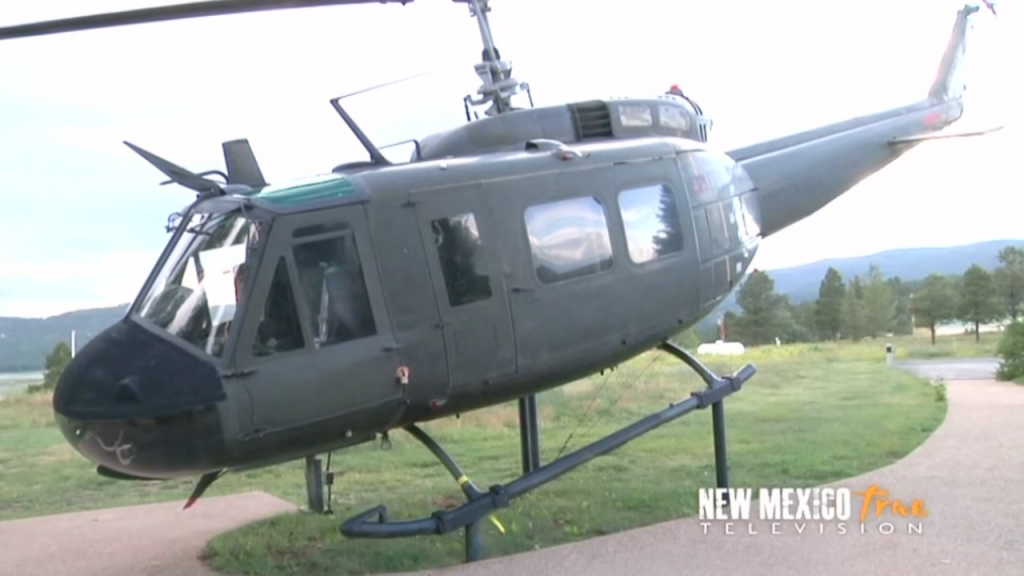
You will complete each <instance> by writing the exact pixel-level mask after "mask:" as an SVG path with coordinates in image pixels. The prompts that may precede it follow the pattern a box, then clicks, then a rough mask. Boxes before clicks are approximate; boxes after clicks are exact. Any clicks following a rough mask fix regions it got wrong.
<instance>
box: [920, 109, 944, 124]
mask: <svg viewBox="0 0 1024 576" xmlns="http://www.w3.org/2000/svg"><path fill="white" fill-rule="evenodd" d="M940 118H942V114H939V113H938V112H932V113H930V114H928V115H927V116H925V117H924V123H925V124H927V125H929V126H931V125H932V124H935V123H937V122H938V121H939V119H940Z"/></svg>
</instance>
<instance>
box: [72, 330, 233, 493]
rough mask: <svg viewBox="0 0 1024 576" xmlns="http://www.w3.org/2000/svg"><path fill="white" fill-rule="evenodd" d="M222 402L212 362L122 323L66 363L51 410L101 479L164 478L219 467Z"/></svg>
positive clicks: (222, 461)
mask: <svg viewBox="0 0 1024 576" xmlns="http://www.w3.org/2000/svg"><path fill="white" fill-rule="evenodd" d="M224 399H225V394H224V388H223V385H222V382H221V378H220V376H219V374H218V372H217V369H216V367H215V366H214V364H213V363H212V361H207V360H205V359H203V358H201V357H199V356H198V355H196V354H192V353H190V351H188V350H186V349H184V348H182V347H180V346H178V345H176V344H174V343H171V342H168V341H166V340H164V339H163V338H160V337H159V336H156V335H155V334H152V333H151V332H149V331H148V330H147V329H145V328H143V327H142V326H140V325H139V324H137V323H136V322H135V321H134V320H132V319H131V318H125V319H124V320H122V321H121V322H119V323H118V324H115V325H114V326H112V327H110V328H108V329H107V330H106V331H104V332H102V333H101V334H99V335H98V336H96V337H95V338H93V339H92V340H91V341H90V342H89V343H88V344H87V345H85V346H84V347H83V348H82V349H81V351H80V352H79V353H78V354H77V355H76V356H75V358H74V359H73V360H72V361H71V363H70V364H69V365H68V367H67V368H66V369H65V371H64V374H63V375H62V376H61V378H60V380H59V381H58V383H57V387H56V389H55V390H54V395H53V410H54V413H55V416H56V420H57V424H58V426H59V427H60V430H61V432H62V433H63V434H64V437H65V438H66V439H67V441H68V442H69V443H71V445H72V446H73V447H74V448H75V449H76V450H78V452H80V453H81V454H82V455H83V456H85V457H86V458H88V459H89V460H91V461H92V462H94V463H95V464H97V465H99V466H100V471H101V472H104V473H106V474H107V475H113V476H123V477H134V478H147V479H167V478H177V477H184V476H194V475H197V474H205V473H206V472H211V471H214V470H218V469H220V468H223V467H224V464H225V448H224V433H223V427H222V425H221V419H220V412H219V410H218V408H217V405H218V403H219V402H221V401H222V400H224ZM111 472H113V474H111Z"/></svg>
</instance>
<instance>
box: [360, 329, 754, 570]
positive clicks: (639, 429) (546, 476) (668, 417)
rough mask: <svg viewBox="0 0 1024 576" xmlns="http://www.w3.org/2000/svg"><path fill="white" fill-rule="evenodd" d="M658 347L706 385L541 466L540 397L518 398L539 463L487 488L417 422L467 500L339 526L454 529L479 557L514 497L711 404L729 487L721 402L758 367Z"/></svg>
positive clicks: (363, 531)
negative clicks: (722, 368)
mask: <svg viewBox="0 0 1024 576" xmlns="http://www.w3.org/2000/svg"><path fill="white" fill-rule="evenodd" d="M660 349H661V350H663V351H665V352H668V353H669V354H672V355H673V356H675V357H677V358H679V359H680V360H682V361H683V362H685V363H686V364H687V365H688V366H690V368H692V369H693V370H694V371H695V372H697V374H699V375H700V377H701V378H702V379H703V380H704V381H705V382H706V383H707V385H708V387H707V389H706V390H702V391H700V392H694V393H692V394H691V395H690V397H689V398H686V399H684V400H681V401H679V402H676V403H673V404H670V405H669V406H668V407H667V408H664V409H662V410H660V411H658V412H655V413H654V414H651V415H649V416H647V417H646V418H642V419H640V420H638V421H636V422H634V423H633V424H630V425H629V426H626V427H624V428H621V429H620V430H618V431H617V432H614V433H612V434H609V435H608V436H605V437H604V438H601V439H599V440H596V441H594V442H592V443H590V444H588V445H586V446H584V447H583V448H580V449H579V450H576V451H575V452H573V453H571V454H567V455H565V456H562V457H561V458H557V459H555V460H554V461H552V462H549V463H547V464H545V465H543V466H539V464H540V463H539V458H538V457H537V455H538V454H539V451H538V450H537V441H536V440H537V436H536V431H537V426H536V423H537V408H536V400H535V399H534V398H533V397H532V396H528V397H526V398H523V399H520V401H519V414H520V431H521V432H522V433H523V435H522V451H523V464H524V468H526V465H530V466H533V465H535V464H536V465H537V466H536V467H535V468H533V469H532V470H530V471H529V472H524V474H523V475H522V476H520V477H519V478H516V479H515V480H513V481H511V482H509V483H508V484H498V485H495V486H491V487H490V489H489V490H487V491H486V492H485V491H483V490H480V489H479V488H477V487H476V485H475V484H473V482H472V481H470V479H469V478H468V477H467V476H466V475H465V474H464V473H463V471H462V468H460V467H459V465H458V464H456V463H455V460H453V459H452V457H451V456H449V455H448V453H447V452H445V450H444V448H442V447H441V446H440V445H439V444H438V443H437V442H435V441H434V439H433V438H431V437H430V436H428V435H427V433H426V432H424V431H423V430H421V429H420V428H418V427H417V426H415V425H409V426H406V427H405V430H406V431H407V432H408V433H409V434H412V435H413V436H414V437H415V438H416V439H417V440H419V441H420V442H421V443H422V444H423V445H424V446H426V447H427V449H428V450H430V451H431V452H432V453H433V454H434V456H436V457H437V459H438V460H440V461H441V464H443V465H444V467H445V468H447V469H448V472H449V473H450V474H451V475H452V477H453V478H455V479H456V481H457V482H458V483H459V487H460V488H462V492H463V494H465V496H466V500H467V502H466V503H465V504H463V505H461V506H459V507H457V508H453V509H449V510H438V511H436V512H434V513H433V514H431V515H430V516H427V517H425V518H419V519H415V520H401V521H389V520H388V513H387V508H386V507H385V506H383V505H380V506H376V507H374V508H371V509H369V510H366V511H365V512H362V513H360V514H357V515H355V516H353V517H351V518H349V519H348V520H346V521H345V522H343V523H342V524H341V527H340V531H341V533H342V534H343V535H345V536H346V537H348V538H402V537H406V536H419V535H424V534H447V533H449V532H453V531H455V530H459V529H464V530H465V539H466V561H467V562H472V561H474V560H478V559H480V557H481V556H482V549H483V544H482V533H483V530H482V526H481V521H482V520H483V519H484V518H486V517H488V516H490V517H491V519H492V520H493V521H494V522H495V524H497V525H498V527H499V529H501V530H502V532H504V528H503V527H502V526H501V524H500V523H499V522H498V521H497V519H496V518H495V517H494V515H493V514H494V512H495V511H497V510H500V509H502V508H507V507H508V506H509V503H510V502H511V501H512V500H513V499H515V498H518V497H519V496H522V495H524V494H526V493H528V492H531V491H533V490H535V489H536V488H539V487H541V486H543V485H544V484H547V483H548V482H551V481H552V480H554V479H556V478H558V477H560V476H562V475H563V474H565V473H567V472H569V471H571V470H573V469H575V468H577V467H579V466H582V465H583V464H586V463H587V462H589V461H591V460H593V459H594V458H597V457H598V456H601V455H603V454H607V453H609V452H611V451H612V450H615V449H617V448H620V447H622V446H623V445H625V444H627V443H629V442H631V441H633V440H635V439H636V438H639V437H640V436H643V435H644V434H646V433H648V432H650V431H651V430H654V429H655V428H658V427H659V426H662V425H664V424H667V423H668V422H671V421H673V420H675V419H677V418H680V417H682V416H685V415H686V414H689V413H690V412H692V411H694V410H700V409H703V408H707V407H709V406H710V407H712V419H713V422H712V423H713V428H714V437H715V468H716V472H717V480H718V486H719V487H721V488H725V487H727V486H728V483H729V482H728V471H727V466H726V465H727V459H726V452H725V415H724V414H725V412H724V410H723V408H722V400H723V399H724V398H725V397H726V396H728V395H730V394H732V393H733V392H736V391H738V390H740V388H741V387H742V386H743V383H744V382H746V381H747V380H749V379H750V378H751V377H752V376H753V375H754V374H755V372H756V371H757V370H756V369H755V368H754V367H753V366H752V365H750V364H747V365H746V366H744V367H743V368H740V369H739V370H737V371H736V372H735V373H733V374H732V375H731V376H724V377H723V376H718V375H716V374H714V373H713V372H711V370H709V369H708V368H707V367H705V366H704V365H703V364H701V363H700V361H698V360H697V359H696V358H694V357H693V356H692V355H690V354H689V353H688V352H687V351H685V350H683V349H682V348H680V347H678V346H676V345H675V344H672V343H671V342H665V343H664V344H662V345H661V347H660Z"/></svg>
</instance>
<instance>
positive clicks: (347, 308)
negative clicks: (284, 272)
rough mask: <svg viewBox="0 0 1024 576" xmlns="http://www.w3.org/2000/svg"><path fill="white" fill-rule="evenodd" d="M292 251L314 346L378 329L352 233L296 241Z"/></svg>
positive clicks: (337, 341) (373, 331) (350, 338)
mask: <svg viewBox="0 0 1024 576" xmlns="http://www.w3.org/2000/svg"><path fill="white" fill-rule="evenodd" d="M294 255H295V266H296V268H297V269H298V271H299V286H300V287H301V288H300V290H302V291H303V294H304V295H305V297H306V301H307V302H308V303H309V309H308V310H306V314H307V315H308V316H309V318H310V321H311V325H312V326H313V332H314V333H315V337H314V342H315V343H316V346H317V347H320V346H325V345H329V344H338V343H340V342H348V341H349V340H355V339H357V338H365V337H367V336H373V335H374V334H376V333H377V327H376V324H375V322H374V319H373V310H372V308H371V307H370V294H369V291H368V290H367V288H366V280H365V278H364V276H363V266H362V263H361V262H360V260H359V252H358V251H357V250H356V242H355V236H353V235H352V234H351V233H349V234H343V235H340V236H334V237H332V238H328V239H326V240H317V241H314V242H306V243H305V244H299V245H298V246H296V247H295V249H294Z"/></svg>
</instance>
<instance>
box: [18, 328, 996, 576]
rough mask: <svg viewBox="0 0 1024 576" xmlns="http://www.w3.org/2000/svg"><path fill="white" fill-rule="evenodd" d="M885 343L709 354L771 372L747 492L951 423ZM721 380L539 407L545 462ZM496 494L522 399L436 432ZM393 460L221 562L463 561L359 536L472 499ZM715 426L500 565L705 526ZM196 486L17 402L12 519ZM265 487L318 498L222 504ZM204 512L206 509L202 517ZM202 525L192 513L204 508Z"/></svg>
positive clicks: (620, 479) (606, 385) (945, 346)
mask: <svg viewBox="0 0 1024 576" xmlns="http://www.w3.org/2000/svg"><path fill="white" fill-rule="evenodd" d="M894 344H895V345H896V347H897V348H896V350H897V354H898V356H900V357H930V356H932V355H933V354H930V353H929V352H930V351H931V350H932V347H931V345H930V344H929V343H928V342H927V340H923V341H922V340H920V339H918V340H910V339H902V340H901V339H897V340H895V341H894ZM884 345H885V341H884V340H880V341H873V342H862V343H858V344H847V343H842V344H834V343H826V344H797V345H789V346H781V347H774V346H772V347H764V348H755V349H751V350H750V351H748V353H747V354H746V355H744V356H741V357H737V358H729V359H718V360H710V359H707V358H706V359H705V361H707V362H708V363H709V364H710V365H711V366H712V368H714V369H716V370H717V371H719V372H720V373H728V372H731V371H733V370H734V369H736V368H738V367H739V366H740V365H742V364H743V363H746V362H752V363H754V364H755V365H756V366H757V368H758V374H757V375H755V376H754V378H753V379H751V381H750V382H748V384H747V386H746V387H745V388H744V389H743V390H742V391H740V392H739V393H737V394H735V395H733V396H731V397H730V398H729V399H728V400H727V401H726V422H727V434H728V445H729V462H730V480H731V484H732V485H734V486H744V487H753V488H755V489H756V488H758V487H761V486H810V485H817V484H821V483H825V482H829V481H832V480H836V479H840V478H844V477H848V476H853V475H857V474H860V473H863V472H865V471H868V470H871V469H874V468H878V467H881V466H884V465H886V464H889V463H891V462H893V461H894V460H896V459H899V458H901V457H902V456H904V455H906V454H907V453H909V452H910V451H911V450H913V449H914V448H915V447H916V446H918V445H919V444H920V443H921V442H922V441H923V440H924V439H925V438H926V437H927V436H928V434H929V433H931V432H932V431H933V430H934V429H935V428H936V427H937V426H938V425H939V424H940V423H941V421H942V419H943V417H944V415H945V408H946V405H945V402H944V397H943V396H942V395H941V394H940V393H938V390H937V389H935V388H933V387H932V386H931V385H930V384H929V383H927V382H925V381H923V380H920V379H917V378H915V377H913V376H911V375H909V374H907V373H905V372H903V371H898V370H891V369H888V368H886V366H885V363H884V357H885V355H884ZM994 345H995V344H994V340H993V341H989V339H988V338H983V339H982V343H981V345H980V346H974V342H973V339H963V338H959V337H957V338H953V339H940V343H939V344H938V345H937V346H936V347H935V350H936V351H937V350H939V349H942V350H945V351H948V352H949V354H948V355H952V353H953V351H954V348H955V353H956V354H957V355H961V356H969V355H975V356H986V355H991V352H990V351H989V350H990V349H992V350H994ZM702 385H703V384H702V383H701V382H700V381H699V380H698V379H697V378H696V376H694V375H692V374H691V373H690V372H689V371H688V370H686V369H685V367H684V366H682V365H681V363H679V362H678V361H675V360H673V359H671V358H669V357H668V356H666V355H664V354H658V353H650V354H646V355H643V356H641V357H639V358H637V359H635V360H633V361H631V362H629V363H627V364H624V365H622V366H620V367H619V368H618V369H617V370H615V371H612V372H609V373H606V374H605V375H604V376H598V375H595V376H593V377H591V378H589V379H586V380H582V381H579V382H576V383H573V384H570V385H568V386H565V387H563V388H560V389H556V390H553V391H550V392H547V393H545V394H542V395H541V396H539V397H538V407H539V410H540V418H541V448H542V460H543V461H544V462H548V461H550V460H551V459H553V458H554V457H555V456H556V454H558V453H559V451H560V450H562V447H563V444H565V443H566V440H567V438H568V439H569V441H568V445H567V446H566V448H565V449H564V451H563V453H567V452H571V451H572V450H574V449H576V448H579V447H582V446H584V445H585V444H587V443H589V442H591V441H593V440H596V439H597V438H599V437H600V436H602V435H604V434H607V433H609V432H612V431H614V430H616V429H618V428H620V427H622V426H623V425H626V424H629V423H631V422H633V421H634V420H636V419H637V418H639V417H642V416H645V415H647V414H648V413H650V412H653V411H656V410H658V409H661V408H663V407H665V406H666V405H667V403H669V402H672V401H676V400H679V399H682V398H685V397H687V396H688V394H689V392H690V391H691V390H696V389H698V388H700V387H701V386H702ZM424 428H425V429H426V430H427V431H428V432H430V433H431V434H432V435H434V437H435V438H436V439H437V440H438V441H439V442H441V443H442V444H443V445H444V446H445V447H446V448H447V449H448V450H449V451H450V453H451V454H452V455H453V456H454V457H455V458H456V460H458V461H459V463H460V464H461V465H462V466H463V467H464V468H465V469H466V471H467V474H469V476H470V478H472V479H473V480H474V481H475V482H476V483H477V485H478V486H481V487H487V486H490V485H492V484H496V483H504V482H508V481H510V480H512V479H513V478H515V476H516V475H517V473H518V469H519V438H518V420H517V411H516V406H515V404H514V403H511V404H509V405H506V406H499V407H494V408H490V409H486V410H481V411H477V412H474V413H470V414H465V415H463V416H462V417H461V418H460V419H451V420H446V421H441V422H433V423H429V424H427V425H425V426H424ZM392 442H393V446H392V448H391V449H390V450H387V451H385V450H382V449H381V448H380V447H379V446H378V445H375V444H374V445H362V446H359V447H356V448H353V449H350V450H346V451H342V452H339V453H336V454H334V458H333V465H332V468H333V469H334V470H335V472H336V474H337V475H336V479H335V485H334V494H333V500H332V506H333V508H334V510H335V515H334V516H317V515H312V514H305V513H297V514H286V515H283V516H279V517H276V518H273V519H270V520H267V521H263V522H258V523H255V524H252V525H249V526H245V527H242V528H240V529H238V530H235V531H232V532H229V533H226V534H223V535H221V536H219V537H217V538H215V539H214V540H213V541H212V542H211V543H210V545H209V546H208V548H207V550H206V551H205V553H204V556H205V558H206V560H207V561H208V562H209V563H210V564H211V565H212V566H213V567H215V568H217V569H220V570H223V571H225V572H232V573H244V574H268V575H269V574H275V575H278V574H310V575H319V574H353V573H365V572H377V571H399V570H411V569H416V568H423V567H430V566H440V565H445V564H453V563H458V562H460V561H461V560H462V534H461V532H456V533H453V534H449V535H446V536H443V537H438V536H428V537H419V538H413V539H404V540H390V541H366V540H347V539H345V538H344V537H342V536H341V535H340V534H339V533H338V525H339V523H340V522H341V521H342V520H343V519H345V518H347V517H348V516H349V515H351V514H353V513H356V512H360V511H362V510H365V509H367V508H370V507H372V506H374V505H377V504H380V503H384V504H386V505H387V506H388V507H389V512H390V515H391V519H394V520H399V519H409V518H418V517H422V516H425V515H428V514H429V513H430V512H432V511H433V510H436V509H438V508H444V507H449V506H454V505H457V504H458V503H460V502H461V501H462V496H461V492H460V491H459V489H458V487H457V485H456V484H455V482H454V481H453V480H452V479H451V477H450V476H448V475H447V473H446V472H445V471H444V469H443V467H442V466H441V465H440V464H439V463H437V462H436V461H435V460H434V459H433V457H432V456H431V455H430V454H429V453H428V452H427V451H426V450H425V449H424V448H422V447H421V446H420V445H419V444H418V443H417V442H416V441H415V440H414V439H412V438H411V437H409V436H408V435H406V434H405V433H404V432H400V431H399V432H396V433H395V434H394V435H393V437H392ZM714 481H715V472H714V456H713V448H712V440H711V414H710V411H709V410H703V411H698V412H696V413H694V414H691V415H688V416H686V417H684V418H682V419H680V420H677V421H675V422H672V423H669V424H667V425H665V426H663V427H661V428H659V429H657V430H655V431H653V432H652V433H650V434H648V435H647V436H645V437H641V438H640V439H638V440H636V441H635V442H633V443H631V444H628V445H627V446H625V447H623V448H621V449H619V450H617V451H615V452H613V453H611V454H608V455H606V456H603V457H601V458H598V459H597V460H594V461H592V462H591V463H589V464H587V465H585V466H583V467H581V468H578V469H576V470H574V471H573V472H570V473H569V474H567V475H566V476H563V477H562V478H560V479H559V480H557V481H555V482H553V483H551V484H549V485H547V486H545V487H543V488H541V489H539V490H537V491H536V492H534V493H532V494H530V495H528V496H526V497H523V498H520V499H517V500H515V501H513V503H512V507H511V508H509V509H507V510H502V511H499V512H498V514H497V516H498V518H499V519H500V521H501V522H502V523H503V525H504V527H505V528H506V530H507V533H506V534H505V535H502V534H500V533H499V532H498V530H497V529H496V528H495V527H494V526H493V525H491V524H490V523H486V525H485V544H484V547H485V554H486V555H488V556H495V555H504V554H509V553H513V552H518V551H524V550H529V549H533V548H540V547H546V546H552V545H555V544H560V543H564V542H569V541H573V540H580V539H585V538H589V537H592V536H595V535H599V534H606V533H610V532H616V531H620V530H624V529H628V528H632V527H636V526H641V525H646V524H652V523H655V522H659V521H663V520H669V519H673V518H679V517H684V516H688V515H692V514H694V513H695V512H696V506H697V496H696V494H697V489H698V488H700V487H707V486H713V485H714ZM191 488H192V483H191V482H165V483H147V482H118V481H114V480H108V479H105V478H102V477H100V476H98V475H97V474H96V473H95V472H94V471H93V467H92V466H91V465H90V464H89V463H88V462H86V461H85V460H84V459H83V458H82V457H80V456H78V455H77V453H75V452H74V451H73V450H72V449H71V448H70V447H69V446H67V445H66V444H65V443H64V441H63V439H62V438H61V436H60V433H59V432H58V431H57V430H56V428H55V427H54V426H53V424H52V415H51V412H50V406H49V398H48V397H46V396H43V395H26V394H16V395H12V396H9V397H7V398H4V399H2V400H0V520H2V519H9V518H16V517H24V516H34V515H41V514H48V513H56V512H64V511H71V510H80V509H91V508H102V507H109V506H116V505H125V504H138V503H145V502H156V501H163V500H181V501H184V499H185V498H187V496H188V493H189V492H190V490H191ZM245 490H265V491H267V492H270V493H272V494H275V495H277V496H279V497H281V498H284V499H286V500H290V501H292V502H295V503H297V504H304V503H305V484H304V480H303V474H302V465H301V462H294V463H289V464H285V465H281V466H276V467H273V468H268V469H263V470H257V471H252V472H248V473H245V474H238V475H228V476H226V477H225V478H223V479H222V480H221V481H219V482H217V483H215V484H214V485H213V487H212V488H211V489H210V490H209V491H208V494H209V495H219V494H228V493H235V492H240V491H245ZM201 505H202V500H200V502H199V503H198V504H197V506H201ZM186 513H187V512H186Z"/></svg>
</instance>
